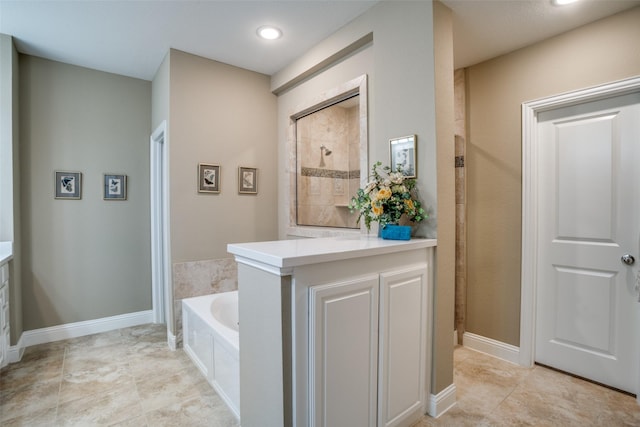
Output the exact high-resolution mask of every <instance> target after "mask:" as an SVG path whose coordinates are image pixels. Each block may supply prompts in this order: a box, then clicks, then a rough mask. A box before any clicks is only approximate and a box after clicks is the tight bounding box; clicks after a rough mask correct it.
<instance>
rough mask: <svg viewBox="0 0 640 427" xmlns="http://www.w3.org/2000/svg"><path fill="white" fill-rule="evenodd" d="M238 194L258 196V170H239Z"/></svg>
mask: <svg viewBox="0 0 640 427" xmlns="http://www.w3.org/2000/svg"><path fill="white" fill-rule="evenodd" d="M238 193H240V194H258V169H257V168H246V167H243V166H240V167H239V168H238Z"/></svg>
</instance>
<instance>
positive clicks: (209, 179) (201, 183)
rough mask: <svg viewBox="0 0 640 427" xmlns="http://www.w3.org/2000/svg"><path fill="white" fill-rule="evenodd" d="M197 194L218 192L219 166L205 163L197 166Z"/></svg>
mask: <svg viewBox="0 0 640 427" xmlns="http://www.w3.org/2000/svg"><path fill="white" fill-rule="evenodd" d="M198 192H199V193H219V192H220V166H219V165H210V164H206V163H199V164H198Z"/></svg>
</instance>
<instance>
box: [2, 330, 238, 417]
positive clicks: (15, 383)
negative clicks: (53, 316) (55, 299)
mask: <svg viewBox="0 0 640 427" xmlns="http://www.w3.org/2000/svg"><path fill="white" fill-rule="evenodd" d="M92 425H109V426H123V427H124V426H136V427H141V426H154V427H155V426H172V427H173V426H189V427H191V426H208V427H214V426H220V427H230V426H237V422H236V420H235V418H234V416H233V414H232V413H231V412H230V411H229V410H228V409H227V407H226V405H225V404H224V402H223V401H222V400H221V399H220V397H218V395H217V394H216V393H215V392H214V391H213V389H212V388H211V386H210V385H209V384H208V383H207V382H206V380H205V379H204V377H203V376H202V375H201V374H200V372H199V371H198V370H197V369H196V368H195V367H194V365H193V364H192V363H191V361H190V360H189V358H188V357H187V356H186V354H185V353H184V351H182V350H179V351H171V350H169V349H168V347H167V344H166V328H165V327H164V326H161V325H145V326H139V327H133V328H127V329H121V330H117V331H112V332H106V333H103V334H97V335H91V336H87V337H82V338H76V339H70V340H66V341H58V342H55V343H50V344H43V345H39V346H34V347H29V348H27V349H26V350H25V354H24V357H23V359H22V361H21V362H19V363H15V364H11V365H9V366H8V367H5V368H3V369H2V371H0V426H3V427H9V426H29V427H34V426H83V427H84V426H92Z"/></svg>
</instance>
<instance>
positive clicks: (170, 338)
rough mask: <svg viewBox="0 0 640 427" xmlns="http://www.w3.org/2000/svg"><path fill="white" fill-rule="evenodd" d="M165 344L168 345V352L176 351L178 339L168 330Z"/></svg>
mask: <svg viewBox="0 0 640 427" xmlns="http://www.w3.org/2000/svg"><path fill="white" fill-rule="evenodd" d="M167 344H168V345H169V349H170V350H173V351H176V350H177V349H178V339H177V338H176V336H175V335H174V334H172V333H171V332H170V331H169V329H167Z"/></svg>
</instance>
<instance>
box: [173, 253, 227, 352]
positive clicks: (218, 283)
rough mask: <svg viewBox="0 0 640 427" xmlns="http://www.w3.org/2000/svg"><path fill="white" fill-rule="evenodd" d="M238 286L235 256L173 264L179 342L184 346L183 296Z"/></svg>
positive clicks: (179, 344) (175, 314)
mask: <svg viewBox="0 0 640 427" xmlns="http://www.w3.org/2000/svg"><path fill="white" fill-rule="evenodd" d="M236 289H238V265H237V264H236V262H235V260H234V259H233V258H223V259H210V260H203V261H190V262H178V263H175V264H173V310H174V318H175V321H176V325H175V326H176V329H175V330H176V332H177V333H176V344H177V346H178V347H180V346H182V300H183V299H184V298H191V297H198V296H202V295H209V294H217V293H220V292H228V291H234V290H236Z"/></svg>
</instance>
